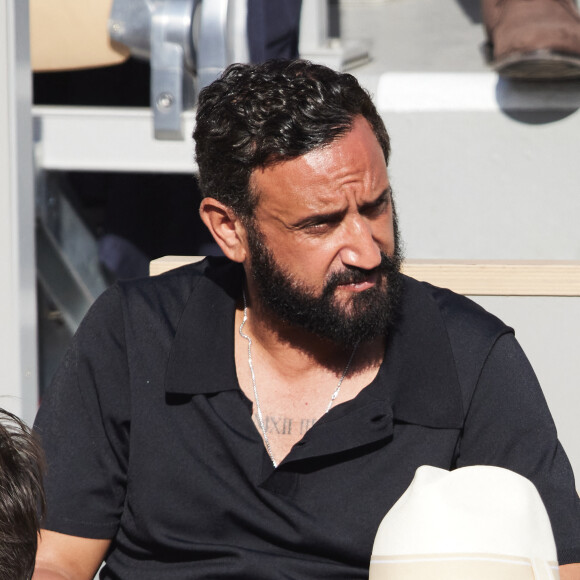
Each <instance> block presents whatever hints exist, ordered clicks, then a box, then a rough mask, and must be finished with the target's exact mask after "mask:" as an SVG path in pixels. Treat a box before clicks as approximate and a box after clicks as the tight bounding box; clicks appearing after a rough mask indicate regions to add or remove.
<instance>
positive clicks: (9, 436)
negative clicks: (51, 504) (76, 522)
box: [0, 409, 44, 580]
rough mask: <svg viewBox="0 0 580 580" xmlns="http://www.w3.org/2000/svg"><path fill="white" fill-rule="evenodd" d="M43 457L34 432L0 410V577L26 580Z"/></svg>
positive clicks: (30, 564)
mask: <svg viewBox="0 0 580 580" xmlns="http://www.w3.org/2000/svg"><path fill="white" fill-rule="evenodd" d="M43 470H44V459H43V453H42V450H41V447H40V445H39V443H38V441H37V440H36V437H35V435H34V434H33V433H32V432H31V430H30V429H29V428H28V427H27V426H26V424H25V423H24V422H23V421H21V420H20V419H19V418H18V417H16V416H15V415H13V414H12V413H9V412H8V411H5V410H4V409H0V580H29V579H30V578H31V577H32V573H33V571H34V561H35V557H36V547H37V538H38V531H39V528H40V514H42V513H43V511H44V491H43V485H42V475H43Z"/></svg>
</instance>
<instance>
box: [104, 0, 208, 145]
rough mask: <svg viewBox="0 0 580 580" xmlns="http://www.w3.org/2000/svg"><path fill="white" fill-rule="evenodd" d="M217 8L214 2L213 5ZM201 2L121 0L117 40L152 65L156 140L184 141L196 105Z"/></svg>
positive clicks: (112, 28) (113, 21) (114, 14)
mask: <svg viewBox="0 0 580 580" xmlns="http://www.w3.org/2000/svg"><path fill="white" fill-rule="evenodd" d="M209 3H210V4H211V2H209ZM199 4H200V0H115V1H114V3H113V7H112V10H111V17H110V19H109V33H110V35H111V38H112V39H113V40H115V41H116V42H120V43H122V44H124V45H126V46H128V47H129V49H130V51H131V54H132V55H134V56H136V57H138V58H141V59H149V60H150V61H151V107H152V109H153V122H154V130H155V138H156V139H183V127H182V122H181V113H182V111H183V110H184V109H187V108H190V107H192V106H193V104H194V97H195V91H194V74H195V60H196V56H195V48H194V39H193V20H194V11H195V10H196V7H197V6H198V5H199Z"/></svg>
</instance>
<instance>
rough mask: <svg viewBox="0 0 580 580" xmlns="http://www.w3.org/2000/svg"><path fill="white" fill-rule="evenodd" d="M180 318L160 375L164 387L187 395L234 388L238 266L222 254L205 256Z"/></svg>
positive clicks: (239, 283)
mask: <svg viewBox="0 0 580 580" xmlns="http://www.w3.org/2000/svg"><path fill="white" fill-rule="evenodd" d="M192 269H194V270H201V272H200V274H201V275H199V281H198V283H197V286H196V287H195V288H194V289H193V291H192V293H191V295H190V296H189V299H188V301H187V303H186V305H185V308H184V310H183V314H182V316H181V320H180V321H179V324H178V327H177V331H176V334H175V338H174V341H173V345H172V348H171V352H170V354H169V361H168V364H167V370H166V375H165V391H166V392H167V393H180V394H187V395H198V394H211V393H219V392H222V391H229V390H238V389H239V385H238V381H237V374H236V365H235V356H234V334H233V328H234V323H235V306H236V301H237V300H238V299H239V297H240V296H241V291H242V282H243V279H244V272H243V268H242V267H241V266H240V265H238V264H235V263H231V262H229V261H226V260H225V259H223V258H206V259H205V260H204V261H203V262H202V263H201V264H200V265H194V266H192Z"/></svg>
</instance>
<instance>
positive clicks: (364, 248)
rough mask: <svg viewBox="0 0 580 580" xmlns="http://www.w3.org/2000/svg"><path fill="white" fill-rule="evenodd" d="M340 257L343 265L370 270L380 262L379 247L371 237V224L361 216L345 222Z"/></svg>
mask: <svg viewBox="0 0 580 580" xmlns="http://www.w3.org/2000/svg"><path fill="white" fill-rule="evenodd" d="M344 236H345V238H344V242H343V248H342V250H341V252H340V258H341V260H342V263H343V264H344V265H345V266H356V267H357V268H362V269H364V270H372V269H373V268H376V267H377V266H378V265H379V264H380V263H381V249H380V247H379V245H378V243H377V241H376V240H375V239H374V237H373V231H372V228H371V225H370V224H369V223H368V222H367V220H365V219H364V218H363V217H362V216H360V215H359V216H356V217H354V218H353V219H352V220H351V221H350V222H349V223H348V224H345V233H344Z"/></svg>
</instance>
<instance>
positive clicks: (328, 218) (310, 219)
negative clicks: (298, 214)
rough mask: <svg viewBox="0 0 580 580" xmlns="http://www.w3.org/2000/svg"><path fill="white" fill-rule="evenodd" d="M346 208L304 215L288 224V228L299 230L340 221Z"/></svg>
mask: <svg viewBox="0 0 580 580" xmlns="http://www.w3.org/2000/svg"><path fill="white" fill-rule="evenodd" d="M347 211H348V210H347V209H341V210H339V211H331V212H327V213H316V214H313V215H309V216H306V217H305V218H302V219H300V220H298V221H297V222H296V223H293V224H290V226H289V228H290V229H292V230H299V229H301V228H305V227H308V226H312V225H316V224H323V223H331V222H335V221H340V220H341V219H342V218H343V217H344V216H345V215H346V212H347Z"/></svg>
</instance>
